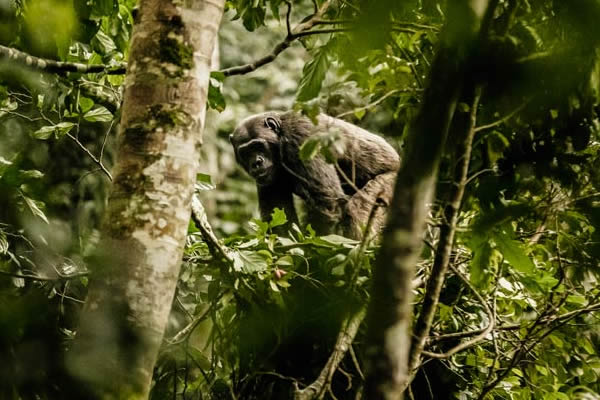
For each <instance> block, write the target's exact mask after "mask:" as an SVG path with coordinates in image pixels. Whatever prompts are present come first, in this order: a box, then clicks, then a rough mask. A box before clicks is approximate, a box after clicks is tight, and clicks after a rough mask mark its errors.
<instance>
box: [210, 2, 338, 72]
mask: <svg viewBox="0 0 600 400" xmlns="http://www.w3.org/2000/svg"><path fill="white" fill-rule="evenodd" d="M331 1H332V0H327V1H325V2H324V3H323V4H322V5H321V7H319V9H318V10H317V11H316V12H315V14H314V15H313V16H312V17H310V18H309V19H308V20H306V21H305V22H301V23H299V24H298V25H296V27H294V29H292V30H291V31H290V28H289V25H288V28H287V29H288V34H287V36H286V37H285V39H283V41H281V42H280V43H279V44H277V45H276V46H275V47H274V48H273V51H271V53H269V54H267V55H266V56H264V57H262V58H259V59H258V60H256V61H254V62H252V63H248V64H245V65H240V66H237V67H231V68H226V69H222V70H221V71H220V72H221V73H222V74H224V75H225V76H232V75H244V74H247V73H249V72H252V71H255V70H257V69H258V68H260V67H262V66H263V65H265V64H268V63H270V62H272V61H273V60H275V59H276V58H277V56H278V55H279V54H281V53H282V52H283V51H284V50H285V49H287V48H288V47H290V45H291V44H292V42H293V41H294V40H296V39H298V38H299V37H302V36H306V35H310V34H311V33H309V32H308V31H309V30H310V29H311V28H312V27H313V26H315V25H316V23H317V21H319V20H320V19H321V17H322V16H323V15H324V14H325V12H326V11H327V10H328V9H329V6H330V5H331ZM290 10H291V7H290V8H289V9H288V14H287V15H286V23H289V13H290ZM315 32H316V33H312V34H318V33H330V32H319V31H315Z"/></svg>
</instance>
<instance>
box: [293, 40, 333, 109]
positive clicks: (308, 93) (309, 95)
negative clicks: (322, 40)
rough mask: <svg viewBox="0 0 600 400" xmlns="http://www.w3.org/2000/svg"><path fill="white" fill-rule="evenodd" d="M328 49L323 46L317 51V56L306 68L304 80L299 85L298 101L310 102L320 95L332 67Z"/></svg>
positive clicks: (303, 74) (303, 73)
mask: <svg viewBox="0 0 600 400" xmlns="http://www.w3.org/2000/svg"><path fill="white" fill-rule="evenodd" d="M327 53H328V47H326V46H323V47H320V48H318V49H317V50H315V55H314V57H313V59H312V60H310V61H309V62H308V63H306V65H305V66H304V69H303V70H302V79H300V84H299V85H298V96H297V97H296V100H297V101H308V100H311V99H314V98H315V97H317V96H318V95H319V92H320V91H321V86H322V85H323V80H324V79H325V75H326V74H327V70H328V69H329V66H330V64H331V63H330V61H329V56H328V55H327Z"/></svg>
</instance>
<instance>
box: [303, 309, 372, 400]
mask: <svg viewBox="0 0 600 400" xmlns="http://www.w3.org/2000/svg"><path fill="white" fill-rule="evenodd" d="M365 314H366V309H365V308H361V309H360V310H358V311H357V312H356V313H354V314H351V315H349V316H348V317H347V318H346V319H344V322H343V323H342V329H341V330H340V332H339V334H338V336H337V339H336V341H335V345H334V348H333V352H332V353H331V356H329V359H328V360H327V363H326V364H325V366H324V367H323V369H322V370H321V373H320V374H319V376H318V377H317V379H315V381H314V382H313V383H311V384H310V385H308V386H307V387H305V388H304V389H299V388H298V384H297V383H294V385H295V389H294V400H313V399H319V400H321V399H323V397H324V396H325V393H326V391H327V390H328V389H329V388H330V384H331V379H332V378H333V374H334V373H335V371H336V370H337V368H338V366H339V364H340V362H341V361H342V359H343V358H344V356H345V355H346V352H347V351H348V350H349V349H350V346H351V344H352V341H353V340H354V338H355V337H356V333H357V332H358V328H359V327H360V324H361V322H362V321H363V319H364V318H365Z"/></svg>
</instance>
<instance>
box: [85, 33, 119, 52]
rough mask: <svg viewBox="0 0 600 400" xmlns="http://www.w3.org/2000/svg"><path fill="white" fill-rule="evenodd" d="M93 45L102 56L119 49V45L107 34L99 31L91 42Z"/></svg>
mask: <svg viewBox="0 0 600 400" xmlns="http://www.w3.org/2000/svg"><path fill="white" fill-rule="evenodd" d="M91 45H92V47H93V48H94V50H96V51H97V52H98V53H100V54H108V53H110V52H113V51H115V50H116V49H117V45H116V44H115V42H113V40H112V39H111V38H110V36H108V35H107V34H106V33H104V32H102V31H98V33H96V36H94V38H93V39H92V41H91Z"/></svg>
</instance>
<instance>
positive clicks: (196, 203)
mask: <svg viewBox="0 0 600 400" xmlns="http://www.w3.org/2000/svg"><path fill="white" fill-rule="evenodd" d="M192 219H193V220H194V224H195V225H196V227H197V228H198V230H199V231H200V233H201V234H202V237H203V238H204V241H205V242H206V245H207V246H208V250H209V251H210V252H211V254H212V255H213V257H219V256H220V257H223V258H224V259H225V260H227V261H228V262H230V263H233V257H231V255H230V254H229V252H228V250H227V249H226V248H225V247H224V246H223V245H222V244H221V243H220V242H219V239H218V238H217V236H216V235H215V234H214V232H213V230H212V227H211V226H210V224H209V223H208V219H207V217H206V212H205V211H204V206H203V205H202V203H201V202H200V199H199V198H198V196H197V195H194V196H192Z"/></svg>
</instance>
